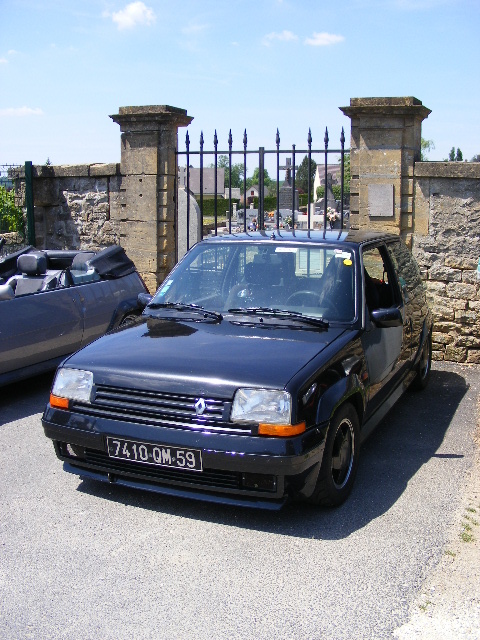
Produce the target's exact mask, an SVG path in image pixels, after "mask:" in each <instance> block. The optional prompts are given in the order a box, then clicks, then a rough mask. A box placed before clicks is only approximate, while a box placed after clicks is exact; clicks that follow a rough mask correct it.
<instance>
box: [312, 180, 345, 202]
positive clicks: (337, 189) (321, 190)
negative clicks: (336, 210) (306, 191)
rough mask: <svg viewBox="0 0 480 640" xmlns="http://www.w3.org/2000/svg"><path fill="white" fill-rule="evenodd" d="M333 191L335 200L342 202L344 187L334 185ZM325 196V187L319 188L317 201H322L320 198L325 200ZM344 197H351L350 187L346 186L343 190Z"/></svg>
mask: <svg viewBox="0 0 480 640" xmlns="http://www.w3.org/2000/svg"><path fill="white" fill-rule="evenodd" d="M332 191H333V195H334V196H335V200H340V199H341V197H342V187H341V186H340V185H339V184H334V185H332ZM324 195H325V187H317V193H316V196H317V200H320V198H323V196H324ZM343 195H344V196H349V195H350V185H348V186H347V185H345V187H344V189H343Z"/></svg>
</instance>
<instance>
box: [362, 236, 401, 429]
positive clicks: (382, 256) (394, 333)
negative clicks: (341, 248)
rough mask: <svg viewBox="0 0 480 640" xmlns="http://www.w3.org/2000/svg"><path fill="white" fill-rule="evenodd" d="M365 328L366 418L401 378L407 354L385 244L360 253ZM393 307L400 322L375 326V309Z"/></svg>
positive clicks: (394, 285) (397, 297)
mask: <svg viewBox="0 0 480 640" xmlns="http://www.w3.org/2000/svg"><path fill="white" fill-rule="evenodd" d="M362 267H363V269H362V270H363V307H364V313H365V331H364V333H363V334H362V345H363V349H364V353H365V359H366V364H367V372H368V383H367V385H366V387H367V410H366V417H367V418H368V417H369V416H370V415H372V414H373V413H374V412H375V411H376V409H377V408H378V407H379V406H380V405H381V404H382V403H383V402H384V400H385V399H386V398H387V397H388V395H389V394H390V393H391V392H392V391H393V390H394V389H395V388H396V386H397V385H398V384H399V382H400V381H401V378H402V377H403V375H404V373H405V370H406V363H407V361H408V359H409V357H410V343H411V339H410V332H411V330H410V323H409V321H408V319H407V318H405V309H404V303H403V298H402V296H401V295H400V292H399V289H398V285H397V280H396V277H395V273H394V269H393V264H392V262H391V260H390V255H389V253H388V251H387V249H386V247H385V245H384V244H383V243H382V244H378V245H370V246H367V247H366V248H364V250H363V252H362ZM393 307H396V308H398V309H399V310H400V312H401V315H402V318H403V323H402V325H400V326H388V327H381V326H378V325H377V324H376V323H375V321H374V320H373V319H372V318H371V313H372V312H373V311H375V310H377V309H386V308H393Z"/></svg>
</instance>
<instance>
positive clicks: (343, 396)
mask: <svg viewBox="0 0 480 640" xmlns="http://www.w3.org/2000/svg"><path fill="white" fill-rule="evenodd" d="M348 401H350V402H351V403H352V404H353V406H354V408H355V410H356V411H357V413H358V420H359V423H360V426H361V425H362V422H363V414H364V412H365V404H366V399H365V390H364V387H363V385H362V384H361V383H360V380H359V379H358V376H357V375H356V374H354V375H350V376H345V377H344V378H341V379H340V380H337V382H335V383H334V384H332V385H331V386H330V387H329V388H328V389H326V390H325V391H324V393H323V394H322V395H321V396H320V399H319V401H318V407H317V424H326V423H328V422H329V421H330V419H331V417H332V416H333V414H334V413H335V411H336V410H337V409H338V407H340V405H342V404H344V403H345V402H348Z"/></svg>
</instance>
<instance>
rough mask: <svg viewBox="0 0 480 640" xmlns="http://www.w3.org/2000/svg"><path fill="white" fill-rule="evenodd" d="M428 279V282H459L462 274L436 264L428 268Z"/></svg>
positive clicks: (456, 270)
mask: <svg viewBox="0 0 480 640" xmlns="http://www.w3.org/2000/svg"><path fill="white" fill-rule="evenodd" d="M428 278H429V280H430V281H432V280H433V281H434V280H440V281H442V282H461V281H462V272H461V271H460V270H459V269H451V268H449V267H446V266H444V265H442V264H439V263H438V262H437V263H435V264H432V266H431V267H430V269H429V271H428Z"/></svg>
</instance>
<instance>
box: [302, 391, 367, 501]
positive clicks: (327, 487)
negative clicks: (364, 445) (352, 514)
mask: <svg viewBox="0 0 480 640" xmlns="http://www.w3.org/2000/svg"><path fill="white" fill-rule="evenodd" d="M359 453H360V427H359V423H358V415H357V412H356V411H355V409H354V408H353V406H352V405H351V404H349V403H347V404H344V405H343V406H341V407H340V408H339V409H338V410H337V411H336V413H335V414H334V415H333V417H332V419H331V421H330V426H329V428H328V433H327V441H326V443H325V451H324V453H323V460H322V466H321V468H320V473H319V474H318V479H317V484H316V487H315V490H314V492H313V494H312V495H311V497H310V498H309V499H308V502H310V503H311V504H317V505H323V506H327V507H336V506H339V505H341V504H342V502H344V501H345V500H346V499H347V498H348V496H349V495H350V492H351V490H352V488H353V483H354V480H355V476H356V473H357V468H358V460H359Z"/></svg>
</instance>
